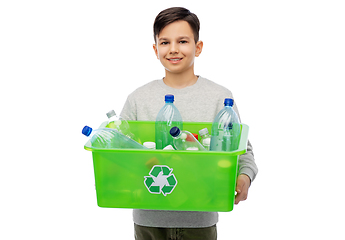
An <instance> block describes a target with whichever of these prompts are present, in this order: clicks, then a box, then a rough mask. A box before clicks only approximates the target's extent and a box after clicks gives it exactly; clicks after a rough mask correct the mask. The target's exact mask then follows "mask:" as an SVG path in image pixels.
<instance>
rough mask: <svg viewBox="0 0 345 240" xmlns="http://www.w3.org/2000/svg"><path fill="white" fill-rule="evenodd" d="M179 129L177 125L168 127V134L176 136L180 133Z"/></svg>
mask: <svg viewBox="0 0 345 240" xmlns="http://www.w3.org/2000/svg"><path fill="white" fill-rule="evenodd" d="M180 132H181V131H180V129H179V128H178V127H172V128H171V129H170V135H171V136H173V137H177V136H178V135H179V134H180Z"/></svg>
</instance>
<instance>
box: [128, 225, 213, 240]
mask: <svg viewBox="0 0 345 240" xmlns="http://www.w3.org/2000/svg"><path fill="white" fill-rule="evenodd" d="M134 235H135V240H198V239H200V240H216V239H217V227H216V225H213V226H211V227H206V228H156V227H144V226H140V225H137V224H134Z"/></svg>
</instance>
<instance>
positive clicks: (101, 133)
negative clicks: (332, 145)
mask: <svg viewBox="0 0 345 240" xmlns="http://www.w3.org/2000/svg"><path fill="white" fill-rule="evenodd" d="M82 133H83V134H84V135H85V136H87V137H89V138H90V140H91V145H92V146H93V147H97V148H134V149H147V148H146V147H144V146H143V145H141V144H140V143H138V142H136V141H134V140H133V139H130V138H128V137H127V136H125V135H123V134H122V133H120V132H119V131H118V130H116V129H112V128H98V129H95V130H93V129H92V128H91V127H89V126H85V127H84V128H83V130H82Z"/></svg>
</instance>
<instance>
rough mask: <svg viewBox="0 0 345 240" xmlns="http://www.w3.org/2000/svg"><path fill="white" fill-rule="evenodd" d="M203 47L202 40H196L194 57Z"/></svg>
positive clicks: (198, 54) (197, 55)
mask: <svg viewBox="0 0 345 240" xmlns="http://www.w3.org/2000/svg"><path fill="white" fill-rule="evenodd" d="M203 47H204V43H203V42H202V41H198V42H197V43H196V48H195V56H196V57H199V56H200V54H201V52H202V48H203Z"/></svg>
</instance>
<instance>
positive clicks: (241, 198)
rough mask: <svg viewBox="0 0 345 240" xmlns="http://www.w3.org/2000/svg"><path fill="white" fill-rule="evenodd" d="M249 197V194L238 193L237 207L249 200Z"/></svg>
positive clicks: (236, 198)
mask: <svg viewBox="0 0 345 240" xmlns="http://www.w3.org/2000/svg"><path fill="white" fill-rule="evenodd" d="M247 195H248V194H247V192H241V193H237V195H236V197H235V204H236V205H237V204H238V203H239V202H241V201H245V200H247Z"/></svg>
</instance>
